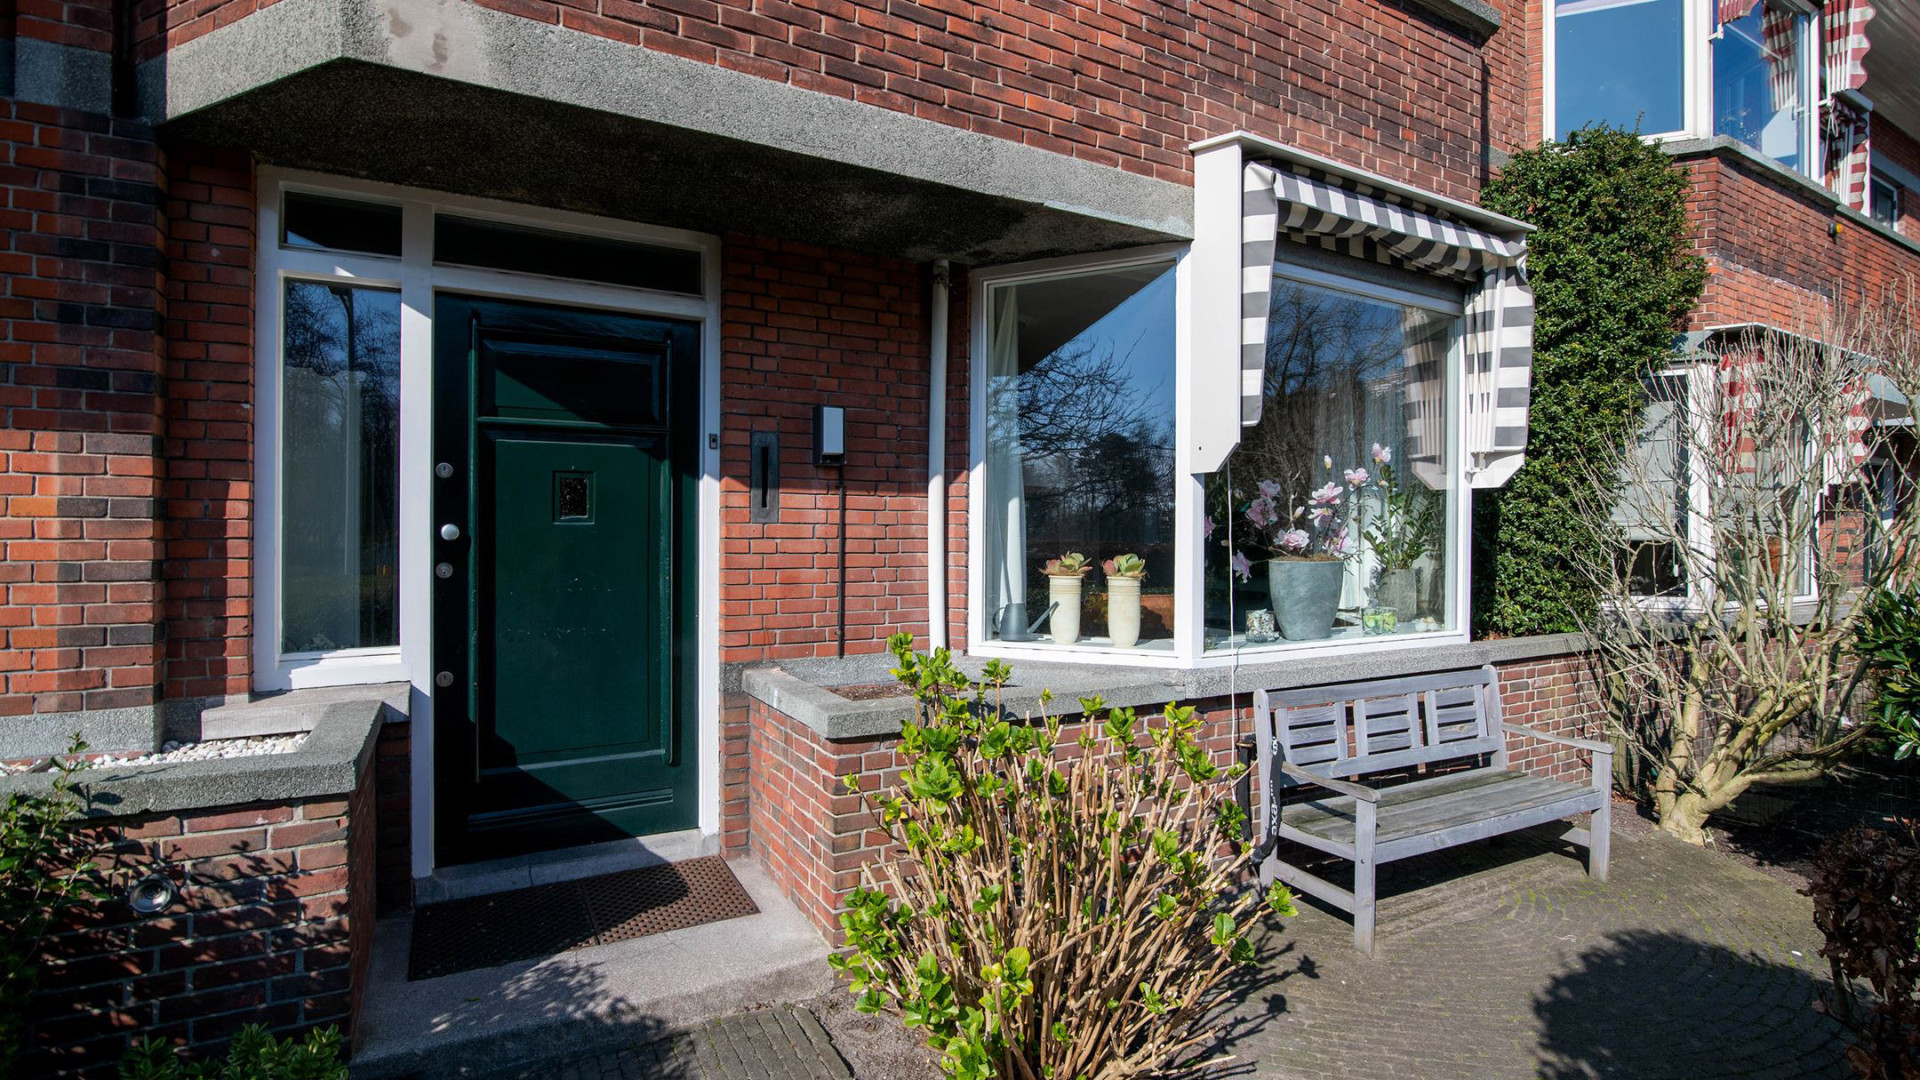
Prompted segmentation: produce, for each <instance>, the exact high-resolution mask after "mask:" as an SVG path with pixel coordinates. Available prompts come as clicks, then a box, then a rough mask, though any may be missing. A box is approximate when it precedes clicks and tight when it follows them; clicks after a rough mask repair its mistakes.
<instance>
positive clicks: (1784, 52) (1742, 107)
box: [1713, 0, 1813, 173]
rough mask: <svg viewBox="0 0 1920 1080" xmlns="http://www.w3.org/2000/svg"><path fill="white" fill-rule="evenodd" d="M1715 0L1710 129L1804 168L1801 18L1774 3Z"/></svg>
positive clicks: (1807, 164) (1807, 165) (1806, 84)
mask: <svg viewBox="0 0 1920 1080" xmlns="http://www.w3.org/2000/svg"><path fill="white" fill-rule="evenodd" d="M1748 3H1749V0H1721V3H1720V5H1719V18H1720V25H1719V27H1718V28H1717V29H1716V30H1715V31H1714V34H1713V133H1714V134H1715V135H1730V136H1732V137H1733V138H1736V139H1738V140H1740V141H1741V142H1743V143H1745V144H1747V145H1748V146H1751V147H1753V148H1754V149H1755V150H1758V151H1760V152H1761V153H1762V154H1765V155H1766V156H1768V157H1770V158H1772V159H1773V160H1775V161H1777V162H1779V163H1780V164H1782V165H1785V166H1786V167H1788V168H1790V169H1797V170H1799V171H1801V172H1805V173H1811V172H1812V171H1813V169H1812V167H1811V166H1812V164H1813V163H1812V161H1811V160H1809V158H1808V153H1807V151H1808V147H1809V145H1810V139H1809V136H1810V132H1809V131H1808V125H1807V118H1808V115H1809V110H1808V108H1807V99H1808V97H1809V96H1810V91H1811V89H1812V87H1811V82H1810V80H1809V79H1808V74H1807V69H1808V66H1809V65H1808V63H1807V51H1808V50H1807V41H1806V39H1807V35H1808V33H1809V28H1808V23H1809V21H1810V20H1809V19H1808V18H1807V16H1805V15H1803V14H1800V13H1799V12H1796V11H1791V10H1788V9H1786V8H1784V7H1779V6H1775V5H1774V4H1773V3H1769V2H1761V3H1751V4H1750V5H1749V6H1748V8H1747V10H1746V11H1744V12H1743V11H1741V10H1740V8H1741V6H1742V5H1743V4H1748Z"/></svg>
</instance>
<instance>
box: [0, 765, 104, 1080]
mask: <svg viewBox="0 0 1920 1080" xmlns="http://www.w3.org/2000/svg"><path fill="white" fill-rule="evenodd" d="M85 749H86V744H85V743H82V742H79V741H77V740H76V741H75V742H74V744H73V745H72V746H71V747H69V748H68V756H67V758H55V759H54V762H53V766H52V768H53V770H54V777H53V786H52V788H51V789H50V790H49V791H48V792H47V793H46V794H44V795H28V794H21V793H19V792H15V793H13V794H10V795H8V796H7V799H6V802H5V803H4V804H0V1076H11V1075H13V1072H14V1068H15V1063H16V1062H17V1061H18V1060H19V1056H20V1053H21V1049H22V1046H21V1041H22V1039H23V1037H24V1036H25V1033H26V1006H27V999H28V997H29V996H30V995H31V994H32V993H33V987H34V983H35V981H36V980H37V978H38V976H39V971H40V949H41V945H42V943H43V942H44V940H45V939H46V936H47V931H48V930H49V929H50V928H51V927H52V926H53V924H54V922H55V921H56V920H57V919H59V918H60V917H61V916H62V915H64V914H66V913H67V912H69V911H71V910H73V909H75V908H81V907H85V906H87V905H89V904H92V903H94V902H95V901H97V900H99V899H100V898H102V897H103V896H105V895H106V889H107V884H108V880H107V875H106V874H105V873H103V872H102V871H101V870H100V869H99V868H98V867H97V866H96V865H95V863H94V859H95V857H96V856H97V854H98V850H99V849H98V843H97V840H96V838H95V837H94V836H93V835H92V834H91V833H89V832H87V831H86V830H85V829H83V828H82V827H81V825H82V822H83V818H82V809H83V808H82V806H81V804H80V799H79V797H78V796H77V795H75V794H74V791H73V774H74V773H75V772H78V771H79V769H80V768H81V766H80V765H79V764H78V763H77V762H76V761H74V760H71V759H73V758H75V756H76V755H78V754H80V753H81V752H82V751H84V750H85Z"/></svg>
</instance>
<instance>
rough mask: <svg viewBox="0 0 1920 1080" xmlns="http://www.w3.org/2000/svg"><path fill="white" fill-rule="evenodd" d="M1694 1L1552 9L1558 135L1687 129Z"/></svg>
mask: <svg viewBox="0 0 1920 1080" xmlns="http://www.w3.org/2000/svg"><path fill="white" fill-rule="evenodd" d="M1686 24H1687V0H1562V2H1560V3H1557V4H1555V5H1554V7H1553V22H1552V29H1551V31H1550V36H1551V38H1552V40H1553V43H1554V61H1555V63H1554V69H1553V71H1554V75H1553V83H1552V109H1553V116H1554V126H1553V137H1554V138H1556V139H1565V138H1566V137H1567V136H1568V135H1569V134H1570V133H1572V132H1573V131H1576V130H1578V129H1580V128H1582V127H1586V126H1588V125H1590V124H1596V123H1607V124H1613V125H1615V126H1618V127H1628V128H1631V127H1635V126H1637V127H1638V128H1639V129H1640V130H1641V131H1644V132H1646V133H1648V134H1650V135H1651V134H1663V133H1666V132H1674V131H1684V130H1685V129H1686V127H1687V120H1686V112H1687V96H1686V94H1687V72H1688V68H1689V66H1690V64H1689V57H1688V55H1687V34H1686Z"/></svg>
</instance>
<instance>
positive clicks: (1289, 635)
mask: <svg viewBox="0 0 1920 1080" xmlns="http://www.w3.org/2000/svg"><path fill="white" fill-rule="evenodd" d="M1346 571H1347V564H1346V561H1345V560H1343V559H1268V560H1267V593H1268V595H1269V596H1270V597H1271V598H1272V599H1273V620H1274V622H1275V623H1277V624H1278V625H1279V629H1280V636H1281V637H1283V638H1286V639H1287V640H1288V641H1316V640H1319V639H1320V638H1324V637H1330V636H1332V634H1333V617H1334V615H1336V614H1337V613H1338V612H1339V610H1340V583H1341V580H1342V579H1343V578H1344V577H1345V576H1346Z"/></svg>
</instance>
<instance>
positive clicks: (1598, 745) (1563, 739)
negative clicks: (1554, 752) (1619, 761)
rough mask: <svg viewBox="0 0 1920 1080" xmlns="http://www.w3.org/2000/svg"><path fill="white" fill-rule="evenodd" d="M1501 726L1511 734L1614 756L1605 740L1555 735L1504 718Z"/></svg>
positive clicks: (1611, 748)
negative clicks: (1598, 740) (1596, 740)
mask: <svg viewBox="0 0 1920 1080" xmlns="http://www.w3.org/2000/svg"><path fill="white" fill-rule="evenodd" d="M1500 727H1501V729H1502V730H1503V731H1506V732H1508V733H1509V734H1513V735H1525V736H1527V737H1529V738H1534V739H1539V740H1540V741H1542V742H1550V743H1559V744H1560V745H1562V746H1574V747H1578V748H1580V749H1582V750H1586V751H1588V752H1590V753H1594V754H1600V755H1604V756H1606V757H1612V756H1613V747H1612V746H1610V745H1608V744H1607V743H1603V742H1595V741H1593V740H1592V739H1576V738H1573V737H1572V736H1568V735H1554V734H1552V733H1550V732H1545V731H1536V730H1534V729H1533V728H1530V727H1527V726H1525V725H1524V724H1509V723H1507V722H1506V721H1504V720H1502V721H1501V722H1500Z"/></svg>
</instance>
